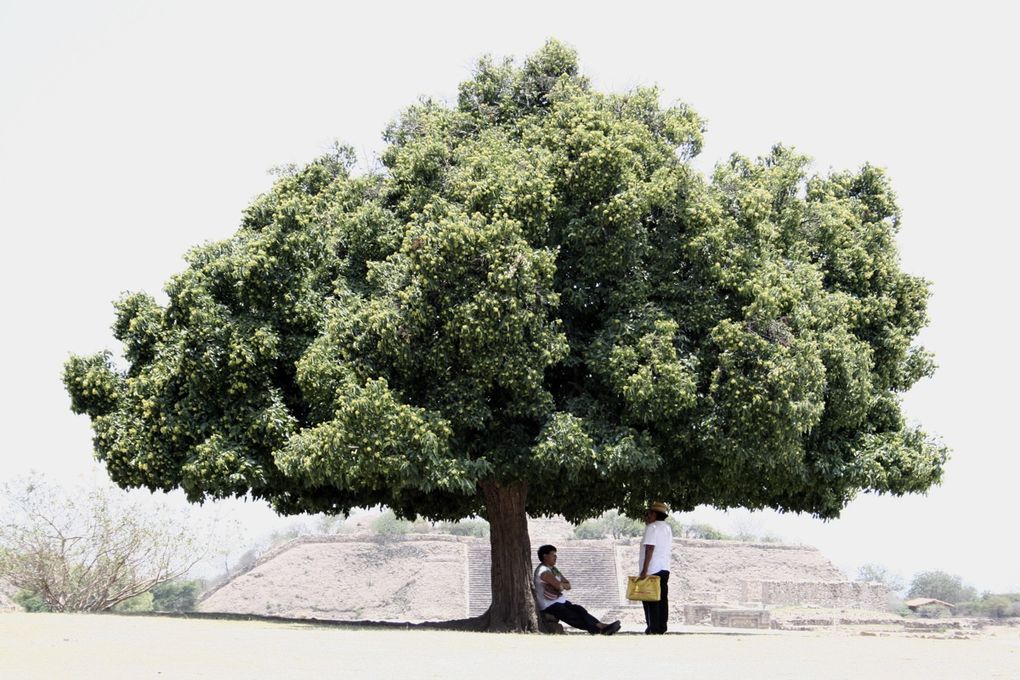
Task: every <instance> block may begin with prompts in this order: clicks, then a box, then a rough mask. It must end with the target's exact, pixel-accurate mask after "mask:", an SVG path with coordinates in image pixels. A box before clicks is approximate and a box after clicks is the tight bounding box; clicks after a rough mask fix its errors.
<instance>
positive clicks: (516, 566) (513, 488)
mask: <svg viewBox="0 0 1020 680" xmlns="http://www.w3.org/2000/svg"><path fill="white" fill-rule="evenodd" d="M481 487H482V493H483V494H484V496H485V514H486V518H487V519H488V520H489V542H490V545H491V550H492V554H491V559H492V605H491V606H490V607H489V612H488V630H490V631H493V632H513V633H535V632H538V619H537V618H536V612H535V598H534V596H533V595H532V591H531V539H530V538H529V537H528V515H527V513H526V512H525V510H524V507H525V502H526V501H527V497H528V487H527V485H526V484H524V483H522V482H517V483H513V484H509V485H507V486H503V485H501V484H500V483H499V482H495V481H486V482H482V484H481Z"/></svg>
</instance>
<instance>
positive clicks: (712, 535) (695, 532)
mask: <svg viewBox="0 0 1020 680" xmlns="http://www.w3.org/2000/svg"><path fill="white" fill-rule="evenodd" d="M670 519H673V518H672V517H670V518H668V519H667V521H669V520H670ZM673 535H674V536H683V537H684V538H700V539H703V540H708V541H732V540H735V539H734V537H733V536H730V535H729V534H727V533H724V532H722V531H719V530H718V529H716V528H715V527H713V526H712V525H711V524H704V523H701V522H695V523H694V524H680V523H679V522H677V523H676V525H675V526H674V527H673Z"/></svg>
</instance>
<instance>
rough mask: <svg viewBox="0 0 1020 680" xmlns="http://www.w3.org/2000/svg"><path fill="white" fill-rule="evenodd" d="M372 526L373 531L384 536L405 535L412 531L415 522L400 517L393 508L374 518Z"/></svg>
mask: <svg viewBox="0 0 1020 680" xmlns="http://www.w3.org/2000/svg"><path fill="white" fill-rule="evenodd" d="M371 527H372V531H374V532H375V533H377V534H380V535H382V536H403V535H405V534H409V533H411V531H412V529H413V528H414V523H413V522H411V521H409V520H406V519H400V518H398V517H397V516H396V515H394V514H393V511H392V510H387V511H386V512H384V513H382V514H381V515H379V516H378V517H376V518H375V519H374V520H372V524H371Z"/></svg>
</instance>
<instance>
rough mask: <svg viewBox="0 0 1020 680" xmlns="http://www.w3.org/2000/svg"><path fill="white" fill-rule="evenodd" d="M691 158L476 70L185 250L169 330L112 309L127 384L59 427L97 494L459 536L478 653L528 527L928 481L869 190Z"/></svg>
mask: <svg viewBox="0 0 1020 680" xmlns="http://www.w3.org/2000/svg"><path fill="white" fill-rule="evenodd" d="M702 133H703V125H702V122H701V120H700V119H699V118H698V116H697V115H696V114H695V113H694V112H693V111H692V110H691V109H689V108H688V107H686V106H683V105H678V106H673V107H670V108H665V107H663V106H661V105H660V101H659V96H658V93H657V92H656V90H654V89H648V88H638V89H635V90H633V91H631V92H629V93H626V94H604V93H600V92H597V91H595V90H593V89H592V88H591V86H590V84H589V82H588V80H587V79H586V78H585V77H583V76H582V75H580V73H579V71H578V64H577V57H576V54H575V53H574V52H573V51H572V50H570V49H569V48H567V47H565V46H564V45H562V44H560V43H557V42H550V43H548V44H547V45H546V46H545V47H544V48H543V49H541V50H540V51H539V52H537V53H536V54H534V55H532V56H531V57H530V58H528V59H526V60H525V61H524V62H523V64H522V65H520V66H518V65H517V64H516V63H515V62H513V61H510V60H507V61H503V62H496V61H493V60H491V59H483V60H482V61H481V62H480V63H479V65H478V66H477V69H476V70H475V73H474V77H473V78H472V79H471V80H469V81H467V82H465V83H463V84H462V85H461V86H460V91H459V97H458V100H457V103H456V105H455V106H454V105H447V104H444V103H442V102H437V101H433V100H428V99H426V100H422V101H420V102H419V103H418V104H416V105H414V106H411V107H410V108H409V109H407V110H406V111H405V112H404V113H403V114H402V115H401V116H400V117H399V119H398V120H397V121H396V122H395V123H393V124H392V125H391V126H390V127H389V128H388V129H387V131H386V133H385V140H386V141H387V143H388V146H387V147H386V149H385V151H384V152H383V155H382V163H383V166H384V167H383V169H382V170H381V171H380V172H370V173H366V174H361V175H355V174H352V172H351V170H350V168H351V166H352V165H353V163H352V158H353V155H352V154H351V152H350V151H349V150H346V149H343V148H338V149H337V151H336V152H335V153H332V154H328V155H327V156H325V157H323V158H320V159H318V160H315V161H313V162H312V163H310V164H309V165H307V166H306V167H303V168H300V169H296V170H294V171H293V172H291V173H289V174H287V175H285V176H283V177H281V178H280V179H279V180H278V181H277V182H276V183H275V185H274V186H273V188H272V189H271V190H270V191H269V192H268V193H266V194H265V195H263V196H261V197H260V198H258V199H257V200H256V201H255V202H254V203H253V204H252V205H251V206H250V207H249V208H248V209H247V211H246V212H245V213H244V216H243V220H242V224H241V226H240V228H239V230H238V231H237V233H236V234H235V235H234V236H233V237H232V238H230V239H228V240H225V241H221V242H217V243H212V244H209V245H205V246H202V247H199V248H196V249H194V250H193V251H191V252H190V254H189V255H188V264H189V266H188V268H187V269H186V270H185V271H183V272H182V273H181V274H179V275H177V276H175V277H174V278H172V279H171V281H170V282H169V283H168V284H167V286H166V293H167V295H168V298H169V302H168V304H167V305H166V306H161V305H159V304H157V302H156V301H155V300H154V299H153V298H152V297H150V296H149V295H145V294H132V295H127V296H125V297H124V298H122V299H121V300H120V301H119V302H118V303H117V304H116V310H117V318H116V323H115V325H114V332H115V335H116V337H117V338H118V339H119V340H120V341H122V342H123V353H124V357H125V359H126V369H123V370H121V369H119V368H118V367H117V365H116V364H115V363H114V362H113V360H112V358H111V355H110V354H109V353H103V354H97V355H94V356H89V357H73V358H72V359H70V360H69V361H68V363H67V365H66V368H65V383H66V385H67V389H68V391H69V392H70V394H71V397H72V408H73V409H74V410H75V411H76V412H80V413H87V414H88V415H89V416H90V417H91V418H92V422H93V427H94V431H95V451H96V455H97V456H98V457H99V458H100V459H101V460H102V461H104V462H105V464H106V467H107V469H108V471H109V474H110V476H111V478H112V479H113V480H115V481H116V482H117V483H118V484H120V485H122V486H125V487H131V486H146V487H149V488H151V489H172V488H176V487H180V488H183V489H184V490H185V491H186V492H187V494H188V496H189V498H191V499H192V500H194V501H201V500H202V499H206V498H219V497H224V496H231V495H235V494H245V493H251V494H252V495H254V496H255V497H257V498H264V499H266V500H268V501H269V502H270V503H271V504H272V505H273V507H274V508H276V510H278V511H279V512H281V513H298V512H303V511H308V512H326V513H345V512H347V511H349V510H350V509H351V508H354V507H358V506H371V505H375V504H379V503H383V504H386V505H388V506H390V507H391V508H393V509H394V510H395V511H396V512H397V513H399V514H402V515H408V516H410V515H415V514H418V515H423V516H425V517H429V518H434V519H454V518H459V517H464V516H468V515H472V514H475V513H478V514H481V515H482V516H484V517H485V518H487V519H488V520H489V522H490V524H491V542H492V592H493V601H492V606H491V608H490V610H489V612H488V614H487V616H486V618H485V620H484V622H483V623H485V624H487V626H488V627H489V628H490V629H492V630H534V628H535V615H534V606H533V602H532V598H531V595H530V586H529V572H530V546H529V540H528V535H527V524H526V513H531V514H532V515H543V514H547V513H562V514H563V515H564V516H566V517H567V518H568V519H571V520H581V519H584V518H586V517H592V516H595V515H598V514H600V513H602V512H604V511H606V510H609V509H614V508H616V509H621V510H623V511H629V512H633V511H637V510H639V509H640V508H641V507H642V506H643V505H644V504H645V503H646V501H647V500H648V499H652V498H654V499H662V500H665V501H668V502H669V503H671V504H672V506H673V507H674V508H675V509H677V510H686V509H691V508H694V507H695V506H697V505H699V504H711V505H715V506H717V507H735V506H743V507H749V508H766V507H770V508H778V509H780V510H783V511H798V512H807V513H812V514H814V515H817V516H820V517H827V518H828V517H835V516H837V515H838V514H839V512H840V510H841V509H842V508H843V507H844V506H845V505H846V503H847V502H848V501H849V500H850V499H852V498H853V497H854V496H855V494H857V493H858V492H859V491H861V490H870V491H876V492H879V493H885V492H888V493H893V494H902V493H908V492H917V491H923V490H925V489H927V488H928V487H929V486H930V485H932V484H934V483H936V482H938V481H939V478H940V476H941V471H942V465H943V462H944V460H945V451H944V449H942V448H941V447H940V446H939V445H937V444H935V443H933V442H932V441H931V440H930V439H929V438H928V437H927V436H926V435H925V434H924V433H923V432H921V431H920V430H918V429H916V428H912V427H908V426H907V425H906V423H905V421H904V418H903V416H902V415H901V412H900V404H899V397H898V395H899V393H901V392H903V391H904V390H906V389H907V388H909V387H910V386H911V385H912V384H913V383H914V382H915V381H917V380H918V379H919V378H920V377H922V376H925V375H928V374H929V373H930V372H931V370H932V366H933V364H932V362H931V360H930V358H929V356H928V354H927V353H925V352H924V351H921V350H919V349H916V348H914V347H912V340H913V338H914V336H915V335H916V334H917V332H918V330H919V329H920V328H921V327H922V326H923V325H924V323H925V306H926V300H927V297H928V289H927V286H926V284H925V282H924V281H923V280H922V279H919V278H916V277H913V276H910V275H907V274H905V273H903V272H902V271H901V270H900V267H899V263H898V257H897V252H896V247H895V242H894V237H895V234H896V230H897V226H898V224H899V219H900V216H899V211H898V208H897V206H896V202H895V200H894V197H893V193H892V191H891V190H890V187H889V184H888V182H887V180H886V178H885V176H884V175H883V173H882V171H881V170H879V169H877V168H874V167H870V166H866V167H864V168H862V169H861V170H860V171H858V172H840V173H835V174H830V175H827V176H813V177H809V176H808V170H807V167H808V161H807V159H806V158H805V157H803V156H801V155H798V154H796V153H794V152H793V151H792V150H790V149H788V148H784V147H779V146H777V147H775V148H773V149H772V150H771V153H769V155H768V156H766V157H764V158H761V159H758V160H757V161H752V160H749V159H746V158H742V157H739V156H734V157H732V158H731V159H729V161H727V162H725V163H723V164H721V165H720V166H718V167H717V168H716V170H715V172H714V175H713V176H712V177H711V178H710V179H706V178H704V177H703V176H702V175H701V174H699V173H698V172H696V171H695V170H693V169H692V167H691V166H690V164H689V161H690V159H691V158H692V157H694V156H695V155H696V154H697V153H698V151H699V149H700V147H701V142H702Z"/></svg>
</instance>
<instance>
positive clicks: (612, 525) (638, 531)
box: [574, 510, 645, 539]
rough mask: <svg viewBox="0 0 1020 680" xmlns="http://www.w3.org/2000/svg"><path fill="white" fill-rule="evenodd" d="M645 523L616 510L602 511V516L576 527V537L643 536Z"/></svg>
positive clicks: (614, 537)
mask: <svg viewBox="0 0 1020 680" xmlns="http://www.w3.org/2000/svg"><path fill="white" fill-rule="evenodd" d="M644 531H645V524H644V522H642V521H641V520H636V519H631V518H630V517H626V516H624V515H621V514H620V513H619V512H617V511H616V510H610V511H608V512H604V513H602V516H601V517H597V518H595V519H589V520H585V521H584V522H582V523H581V524H579V525H577V526H576V527H574V538H613V539H616V538H624V537H628V536H641V535H642V534H643V533H644Z"/></svg>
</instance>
